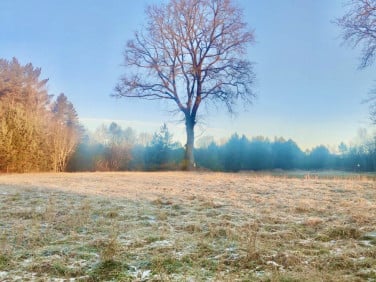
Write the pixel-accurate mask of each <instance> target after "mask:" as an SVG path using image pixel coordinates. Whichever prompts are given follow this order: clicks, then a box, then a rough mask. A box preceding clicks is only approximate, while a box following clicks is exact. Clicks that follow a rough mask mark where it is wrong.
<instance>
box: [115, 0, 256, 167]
mask: <svg viewBox="0 0 376 282" xmlns="http://www.w3.org/2000/svg"><path fill="white" fill-rule="evenodd" d="M146 15H147V17H148V22H147V24H146V27H145V29H144V30H142V31H139V32H136V33H135V35H134V39H133V40H130V41H128V43H127V45H126V48H125V52H124V58H125V60H124V61H125V66H126V72H125V74H124V76H123V77H122V78H121V79H120V81H119V83H118V85H117V86H116V88H115V96H117V97H135V98H144V99H149V100H155V99H166V100H170V101H171V102H173V104H174V105H175V106H176V109H177V112H179V113H181V114H182V115H183V117H184V120H185V127H186V134H187V143H186V152H185V167H186V168H187V169H191V168H193V166H194V155H193V148H194V128H195V125H196V123H197V118H198V110H199V107H200V105H201V104H203V103H204V102H205V103H217V102H220V103H224V104H225V105H226V107H227V109H228V111H229V112H230V113H231V112H233V111H234V105H235V104H236V101H237V100H238V99H239V98H240V99H242V100H244V101H245V102H248V103H249V102H251V101H252V99H253V97H254V93H253V92H252V89H251V87H252V84H253V82H254V72H253V69H252V63H251V62H250V61H249V60H248V59H247V58H246V57H245V55H246V51H247V47H248V45H249V44H250V43H252V42H253V39H254V36H253V32H252V31H251V30H249V29H248V27H247V24H246V23H245V22H244V20H243V15H242V11H241V9H240V8H239V7H237V6H236V5H235V4H234V1H232V0H170V1H169V2H168V3H166V4H160V5H154V6H149V7H148V9H147V10H146Z"/></svg>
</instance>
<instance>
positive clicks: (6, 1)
mask: <svg viewBox="0 0 376 282" xmlns="http://www.w3.org/2000/svg"><path fill="white" fill-rule="evenodd" d="M158 2H161V1H157V0H138V1H133V0H132V1H131V0H129V1H128V0H106V1H104V0H0V57H2V58H5V59H11V58H12V57H16V58H18V59H19V60H20V62H21V63H22V64H26V63H28V62H32V63H33V65H34V66H36V67H41V68H42V78H49V79H50V81H49V90H50V92H51V93H53V94H56V95H57V94H59V93H61V92H64V93H65V94H66V95H67V96H68V98H69V99H70V100H71V101H72V102H73V104H74V106H75V108H76V110H77V112H78V114H79V116H80V119H81V121H82V122H83V123H84V124H85V125H87V126H89V127H95V126H97V125H98V124H101V123H102V122H104V121H112V120H113V121H116V122H119V123H120V124H121V125H123V126H132V127H133V128H134V129H136V130H137V131H138V132H141V131H148V132H151V133H152V132H154V131H155V130H156V129H157V128H159V127H160V125H161V124H162V123H163V122H167V123H168V125H169V127H170V129H171V131H172V132H173V133H174V135H175V137H176V138H180V139H182V140H183V138H184V134H185V133H184V127H183V125H182V124H179V123H178V117H174V116H171V115H170V114H169V113H168V110H169V109H171V107H170V106H169V104H166V103H165V102H150V101H143V100H134V99H133V100H131V99H114V98H111V97H110V94H111V93H112V91H113V88H114V86H115V84H116V82H117V80H118V78H119V77H120V76H121V74H122V72H123V67H122V66H121V64H122V60H123V56H122V52H123V50H124V46H125V43H126V41H127V40H129V39H132V38H133V32H134V31H135V30H137V29H139V28H140V27H142V25H143V23H144V22H145V16H144V8H145V7H146V5H147V4H150V3H158ZM237 2H238V3H239V5H240V6H241V7H242V8H244V13H245V20H246V21H247V22H248V23H249V26H250V27H251V28H252V29H253V30H254V31H255V37H256V43H255V44H254V45H253V46H252V47H251V48H249V54H248V56H249V59H250V60H251V61H253V62H255V72H256V76H257V83H256V84H255V88H254V90H255V92H256V93H257V95H258V98H257V99H256V100H255V102H254V105H253V106H252V107H250V108H249V109H247V111H244V110H243V108H242V107H240V108H239V112H238V115H237V116H236V117H230V116H229V115H228V114H226V113H225V108H219V109H217V110H211V111H210V112H209V115H207V116H206V117H204V119H203V120H201V124H200V125H199V126H198V127H197V129H196V135H197V137H198V138H199V137H200V136H203V135H211V136H215V137H216V138H217V139H219V138H221V137H228V136H229V135H230V134H232V133H234V132H238V133H239V134H246V135H247V136H249V137H251V136H258V135H263V136H267V137H270V138H273V137H274V136H283V137H285V138H292V139H293V140H294V141H296V142H297V143H298V145H299V146H301V147H302V148H303V149H305V148H307V147H308V148H311V147H312V146H315V145H320V144H324V145H331V146H334V145H338V144H339V143H340V142H341V141H345V142H349V141H350V140H351V139H352V138H353V137H355V136H356V134H357V130H358V129H359V128H360V127H367V128H369V127H370V122H369V119H368V106H367V105H364V104H362V103H361V102H362V100H363V99H364V98H366V97H367V94H368V92H369V90H370V89H371V88H372V87H374V86H375V83H374V80H375V79H376V75H375V73H374V69H375V66H374V67H370V68H368V69H366V70H358V69H357V66H358V64H359V60H358V58H359V56H360V51H359V49H358V50H352V49H351V48H350V47H349V46H347V45H342V44H341V43H342V41H341V38H340V30H339V28H338V27H337V26H335V25H334V24H333V23H331V21H332V20H333V19H335V18H336V17H339V16H340V15H342V14H343V13H344V7H343V3H344V1H342V0H238V1H237ZM200 114H201V115H204V116H205V115H206V111H205V109H204V108H201V112H200Z"/></svg>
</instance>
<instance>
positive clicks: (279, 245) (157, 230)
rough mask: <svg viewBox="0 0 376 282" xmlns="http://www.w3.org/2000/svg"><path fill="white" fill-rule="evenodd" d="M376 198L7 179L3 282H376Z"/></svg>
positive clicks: (249, 182)
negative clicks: (375, 233)
mask: <svg viewBox="0 0 376 282" xmlns="http://www.w3.org/2000/svg"><path fill="white" fill-rule="evenodd" d="M375 188H376V186H375V183H374V181H373V180H370V179H367V178H350V179H348V178H340V177H336V178H333V179H330V178H328V177H325V179H323V178H320V177H305V178H304V177H302V178H291V177H284V176H271V175H257V174H247V173H241V174H224V173H181V172H163V173H154V172H153V173H136V172H132V173H77V174H22V175H0V210H1V214H0V281H24V280H34V281H50V280H54V281H103V280H107V281H109V280H112V281H375V280H376V266H375V265H376V243H375V242H376V239H375V238H373V237H370V238H369V237H367V236H365V234H368V233H369V232H373V231H376V202H375V199H376V189H375ZM69 279H70V280H69Z"/></svg>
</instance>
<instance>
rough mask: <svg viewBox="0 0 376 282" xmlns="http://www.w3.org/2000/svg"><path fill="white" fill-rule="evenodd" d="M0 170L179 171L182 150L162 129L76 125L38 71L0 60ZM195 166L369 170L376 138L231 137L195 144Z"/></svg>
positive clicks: (374, 157) (73, 116) (68, 105)
mask: <svg viewBox="0 0 376 282" xmlns="http://www.w3.org/2000/svg"><path fill="white" fill-rule="evenodd" d="M0 73H1V76H0V78H1V79H0V113H1V116H2V119H1V121H0V171H2V172H34V171H55V172H59V171H71V172H74V171H126V170H140V171H155V170H180V169H182V168H183V161H184V151H185V148H184V146H183V145H182V144H180V143H179V142H176V141H174V139H173V134H172V133H171V132H170V131H169V129H168V127H167V125H166V124H163V125H162V126H161V128H160V129H159V130H158V131H157V132H155V133H154V134H150V133H145V132H141V133H137V131H136V130H135V129H133V128H129V127H128V128H124V129H123V128H122V127H121V126H120V125H118V124H117V123H115V122H113V123H111V124H110V125H102V126H101V127H99V128H98V129H97V130H96V131H95V132H90V131H88V130H85V128H84V127H83V126H81V125H80V123H79V119H78V116H77V113H76V111H75V109H74V106H73V104H72V103H71V102H70V101H69V100H68V98H67V97H66V96H65V95H64V94H63V93H62V94H60V95H58V96H57V97H56V98H54V97H53V95H51V94H49V93H48V91H47V82H48V80H46V79H41V78H40V74H41V69H40V68H35V67H34V66H33V65H32V64H31V63H29V64H26V65H24V66H22V65H21V64H20V63H19V62H18V60H17V59H15V58H14V59H12V60H11V61H7V60H4V59H2V60H0ZM196 143H197V144H196V148H195V150H194V155H195V160H196V162H195V166H196V169H201V170H211V171H232V172H236V171H242V170H246V171H262V170H275V169H280V170H293V169H303V170H327V169H335V170H345V171H375V169H376V163H375V160H376V140H375V139H373V138H369V137H368V138H365V137H364V138H363V140H362V141H361V142H360V143H358V144H354V145H351V146H348V145H346V144H344V143H341V144H340V145H339V147H338V149H337V150H336V153H333V152H331V150H329V149H328V148H327V147H326V146H323V145H320V146H317V147H315V148H313V149H312V150H307V151H302V150H301V149H300V148H299V146H298V145H297V144H296V143H295V142H294V141H293V140H285V139H284V138H283V137H275V138H274V140H270V139H269V138H266V137H263V136H256V137H252V138H248V137H247V136H245V135H242V136H240V135H238V134H237V133H234V134H233V135H232V136H231V137H229V138H228V139H227V140H226V141H222V142H221V143H220V144H219V143H217V142H215V140H214V138H212V137H208V136H207V137H202V138H200V139H198V140H196Z"/></svg>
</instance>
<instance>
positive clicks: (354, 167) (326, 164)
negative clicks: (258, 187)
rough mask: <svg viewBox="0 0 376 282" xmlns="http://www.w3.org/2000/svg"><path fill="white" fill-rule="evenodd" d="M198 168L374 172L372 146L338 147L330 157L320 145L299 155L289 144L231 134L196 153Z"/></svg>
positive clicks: (375, 153) (375, 154)
mask: <svg viewBox="0 0 376 282" xmlns="http://www.w3.org/2000/svg"><path fill="white" fill-rule="evenodd" d="M196 161H197V164H198V165H199V166H200V167H204V168H207V169H210V170H218V171H240V170H254V171H260V170H274V169H282V170H292V169H303V170H326V169H334V170H346V171H375V169H376V146H375V143H374V142H370V141H367V142H364V143H363V144H359V145H354V146H351V147H347V146H346V145H345V144H343V143H342V144H341V145H340V146H339V148H338V153H331V152H330V151H329V149H328V148H327V147H325V146H323V145H320V146H317V147H315V148H313V149H312V150H310V151H306V152H303V151H302V150H301V149H300V148H299V147H298V145H297V144H296V143H295V142H294V141H293V140H291V139H290V140H285V139H283V138H275V139H274V140H273V141H271V140H269V139H268V138H265V137H262V136H261V137H255V138H252V139H248V138H247V137H245V136H241V137H240V136H239V135H237V134H234V135H232V136H231V138H230V139H229V140H228V141H227V142H226V143H225V144H223V145H217V144H216V143H214V142H211V143H210V144H208V145H207V146H205V147H204V148H199V149H197V150H196Z"/></svg>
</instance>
